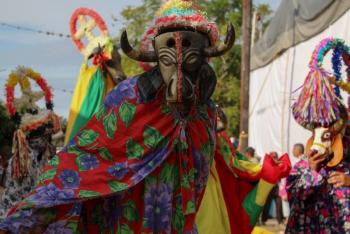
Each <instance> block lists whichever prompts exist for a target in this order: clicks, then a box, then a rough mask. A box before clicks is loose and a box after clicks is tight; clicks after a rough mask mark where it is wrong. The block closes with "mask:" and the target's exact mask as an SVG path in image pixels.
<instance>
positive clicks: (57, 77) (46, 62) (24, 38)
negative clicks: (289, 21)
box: [0, 0, 281, 117]
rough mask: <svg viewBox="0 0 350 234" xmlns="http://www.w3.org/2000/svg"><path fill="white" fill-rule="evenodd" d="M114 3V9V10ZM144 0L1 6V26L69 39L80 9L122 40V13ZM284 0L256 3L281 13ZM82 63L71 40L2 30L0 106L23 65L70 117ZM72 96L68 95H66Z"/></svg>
mask: <svg viewBox="0 0 350 234" xmlns="http://www.w3.org/2000/svg"><path fill="white" fill-rule="evenodd" d="M112 2H113V4H111V3H112ZM140 2H141V0H127V1H126V0H114V1H112V0H70V1H62V0H50V1H48V0H25V1H23V0H0V3H1V7H0V23H1V22H4V23H8V24H14V25H18V26H22V27H28V28H34V29H41V30H47V31H53V32H59V33H64V34H69V19H70V16H71V14H72V13H73V11H74V10H75V9H76V8H79V7H88V8H92V9H94V10H95V11H97V12H98V13H99V14H100V15H101V16H102V17H103V18H104V20H105V21H106V24H107V27H108V29H109V31H110V34H111V35H112V36H113V35H117V33H119V32H120V29H121V28H122V27H123V26H124V25H123V22H122V21H121V17H120V12H121V11H122V9H124V8H125V7H127V6H128V5H138V4H140ZM280 2H281V0H254V4H259V3H268V4H270V5H271V7H272V9H276V8H277V7H278V5H279V4H280ZM112 16H113V17H116V18H117V19H118V21H117V22H114V21H113V20H112ZM81 63H82V55H81V54H80V53H79V51H78V50H77V48H76V47H75V45H74V44H73V42H72V41H71V40H70V39H69V38H60V37H50V36H46V35H42V34H36V33H32V32H26V31H19V30H16V29H12V28H7V27H3V26H1V25H0V100H4V84H5V82H6V79H7V75H8V74H9V73H10V72H11V70H13V69H15V68H16V66H18V65H25V66H28V67H31V68H33V69H34V70H35V71H37V72H40V73H41V74H42V76H43V77H45V78H46V80H47V82H48V83H49V85H50V86H51V87H52V88H53V90H54V104H55V111H56V112H57V113H58V114H60V115H63V116H65V117H67V116H68V112H69V105H70V99H71V95H72V94H71V91H73V90H74V86H75V82H76V78H77V76H78V72H79V68H80V65H81ZM67 91H68V92H67Z"/></svg>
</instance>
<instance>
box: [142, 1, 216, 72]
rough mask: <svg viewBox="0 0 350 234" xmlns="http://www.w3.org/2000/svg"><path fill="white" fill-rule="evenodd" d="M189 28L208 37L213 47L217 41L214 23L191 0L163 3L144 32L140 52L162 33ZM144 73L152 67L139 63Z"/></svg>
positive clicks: (145, 49) (146, 48)
mask: <svg viewBox="0 0 350 234" xmlns="http://www.w3.org/2000/svg"><path fill="white" fill-rule="evenodd" d="M184 28H190V29H192V30H194V31H198V32H201V33H203V34H205V35H207V36H208V38H209V40H210V43H211V44H212V45H215V44H216V43H217V41H218V39H219V31H218V28H217V26H216V24H215V23H212V22H209V21H208V19H207V14H206V12H204V11H201V10H200V8H199V7H198V6H197V5H196V4H195V3H194V2H193V1H191V0H169V1H164V2H163V5H162V6H161V8H160V9H159V10H158V11H157V13H156V19H155V20H154V22H153V23H152V24H151V25H150V26H149V28H148V29H147V30H146V32H145V33H144V35H143V36H142V40H141V46H140V49H141V51H147V50H148V49H150V48H149V47H150V46H151V45H152V40H153V39H154V38H155V37H156V36H157V35H159V34H160V33H161V32H163V31H168V30H170V29H173V30H175V29H184ZM139 65H140V66H141V68H143V69H144V70H145V71H147V70H149V69H150V68H151V67H152V66H151V65H149V64H147V63H143V62H141V63H139Z"/></svg>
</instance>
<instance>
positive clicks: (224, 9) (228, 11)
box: [122, 0, 242, 136]
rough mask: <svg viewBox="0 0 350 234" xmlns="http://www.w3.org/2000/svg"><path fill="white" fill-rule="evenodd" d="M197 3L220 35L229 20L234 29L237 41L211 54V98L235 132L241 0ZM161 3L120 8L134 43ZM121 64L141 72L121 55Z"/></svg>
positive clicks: (131, 71)
mask: <svg viewBox="0 0 350 234" xmlns="http://www.w3.org/2000/svg"><path fill="white" fill-rule="evenodd" d="M196 3H197V4H198V5H199V6H201V7H202V9H203V10H204V11H206V12H207V17H208V18H209V19H210V20H211V21H213V22H215V23H216V24H217V25H218V27H219V31H220V35H225V34H226V28H227V24H228V23H230V22H231V23H232V24H233V25H234V27H235V31H236V44H235V46H234V48H233V49H232V50H231V51H230V52H228V53H227V54H226V55H224V56H222V57H220V58H214V59H212V60H211V63H212V65H213V67H214V70H215V72H216V75H217V78H218V80H217V87H216V91H215V93H214V96H213V99H214V101H215V102H216V103H217V104H219V105H220V106H221V107H222V108H223V109H224V111H225V113H226V115H227V116H228V119H229V129H228V132H229V134H230V135H235V136H238V133H239V96H240V95H239V92H240V82H239V78H240V59H241V56H240V53H241V46H240V42H239V38H240V35H241V27H240V26H241V24H242V1H241V0H197V1H196ZM160 4H161V1H160V0H142V3H141V5H139V6H129V7H127V8H125V9H124V10H123V11H122V17H123V20H124V23H125V25H126V28H127V30H128V35H130V39H131V38H132V39H133V40H135V41H133V43H134V45H139V42H140V39H141V37H142V35H143V33H144V31H145V29H146V28H147V26H148V25H150V24H151V22H152V20H153V19H154V15H155V13H156V11H157V10H158V9H159V7H160ZM123 58H124V59H123V62H122V65H123V68H124V69H125V72H126V74H127V75H129V76H130V75H135V74H138V73H140V72H141V69H140V68H139V66H138V65H137V64H136V63H135V62H134V61H132V60H130V59H125V56H123Z"/></svg>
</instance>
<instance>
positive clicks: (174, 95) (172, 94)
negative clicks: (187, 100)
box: [166, 75, 178, 102]
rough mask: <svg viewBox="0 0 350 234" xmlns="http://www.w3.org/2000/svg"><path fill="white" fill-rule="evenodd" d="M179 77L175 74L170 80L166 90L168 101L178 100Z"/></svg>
mask: <svg viewBox="0 0 350 234" xmlns="http://www.w3.org/2000/svg"><path fill="white" fill-rule="evenodd" d="M177 88H178V79H177V76H176V75H173V76H172V77H171V79H170V81H169V84H168V86H167V91H166V99H167V101H168V102H177V101H178V92H177Z"/></svg>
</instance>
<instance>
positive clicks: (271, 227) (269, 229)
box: [253, 220, 285, 234]
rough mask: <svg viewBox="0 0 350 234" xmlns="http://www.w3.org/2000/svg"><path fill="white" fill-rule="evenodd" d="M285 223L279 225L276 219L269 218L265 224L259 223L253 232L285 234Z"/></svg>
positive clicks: (257, 233)
mask: <svg viewBox="0 0 350 234" xmlns="http://www.w3.org/2000/svg"><path fill="white" fill-rule="evenodd" d="M284 230H285V225H281V224H280V225H279V224H278V223H277V221H276V220H268V221H267V222H266V224H265V225H258V228H257V230H256V231H255V232H253V234H283V233H284Z"/></svg>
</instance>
